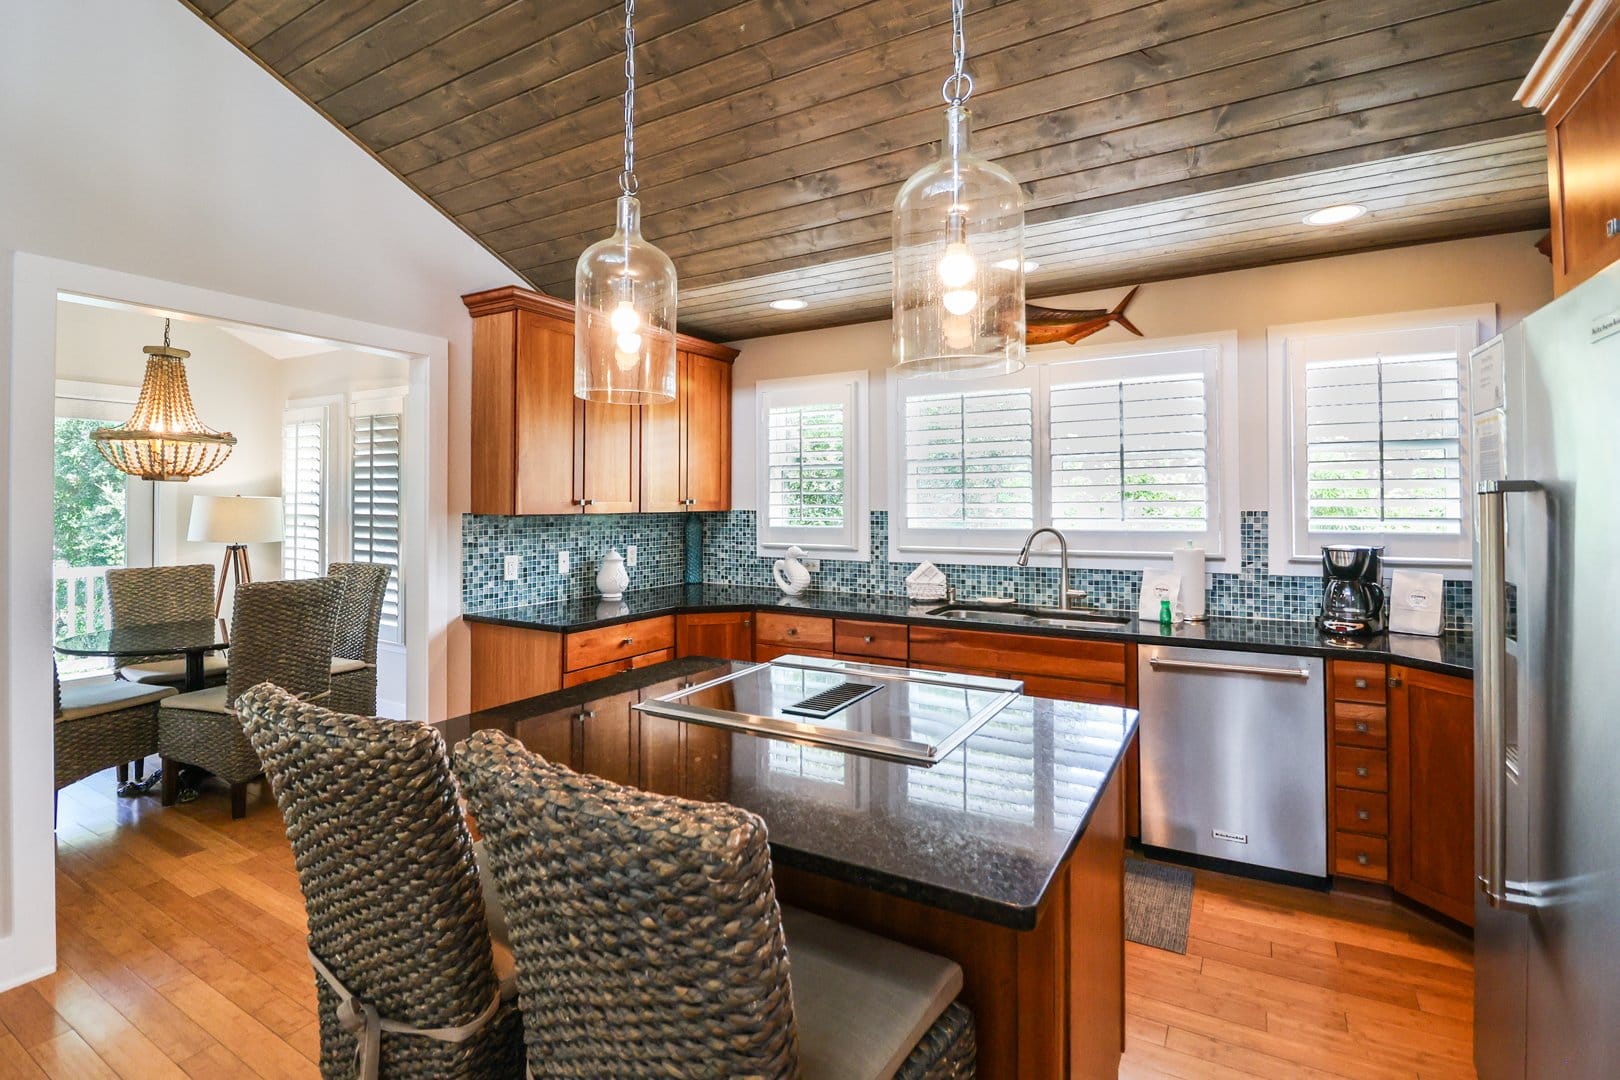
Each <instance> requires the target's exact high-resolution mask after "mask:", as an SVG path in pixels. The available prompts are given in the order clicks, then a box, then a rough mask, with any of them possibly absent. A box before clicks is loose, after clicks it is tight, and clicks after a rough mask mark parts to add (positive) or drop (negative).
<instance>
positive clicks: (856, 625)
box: [833, 619, 907, 660]
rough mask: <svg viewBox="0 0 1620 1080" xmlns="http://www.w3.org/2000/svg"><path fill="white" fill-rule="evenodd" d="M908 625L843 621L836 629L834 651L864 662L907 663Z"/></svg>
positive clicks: (835, 625)
mask: <svg viewBox="0 0 1620 1080" xmlns="http://www.w3.org/2000/svg"><path fill="white" fill-rule="evenodd" d="M906 631H907V627H906V625H905V624H904V623H883V622H867V621H865V620H857V619H839V620H837V621H836V622H835V624H834V626H833V649H834V651H836V652H839V653H842V654H844V655H846V656H857V657H860V658H861V659H863V660H871V659H880V660H904V659H906V655H907V653H906V650H907V632H906Z"/></svg>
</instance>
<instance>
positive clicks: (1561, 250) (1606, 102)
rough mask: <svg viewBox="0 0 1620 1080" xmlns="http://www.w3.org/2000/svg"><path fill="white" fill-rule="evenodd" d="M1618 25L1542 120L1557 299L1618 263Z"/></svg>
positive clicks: (1575, 72)
mask: <svg viewBox="0 0 1620 1080" xmlns="http://www.w3.org/2000/svg"><path fill="white" fill-rule="evenodd" d="M1617 49H1620V18H1617V19H1616V20H1615V21H1614V22H1613V23H1612V24H1611V25H1610V27H1609V30H1608V32H1607V33H1606V34H1605V35H1603V37H1602V39H1600V40H1599V41H1598V42H1597V43H1596V46H1595V48H1594V49H1593V50H1592V52H1590V53H1588V54H1587V56H1586V57H1585V58H1583V59H1582V60H1581V61H1580V63H1579V64H1578V66H1577V67H1576V68H1575V70H1573V71H1571V72H1570V74H1569V75H1568V76H1567V78H1568V82H1569V85H1570V89H1569V90H1567V91H1565V92H1564V93H1563V94H1561V95H1560V98H1561V99H1562V100H1561V101H1560V103H1559V105H1558V106H1557V107H1556V108H1555V111H1554V112H1552V113H1551V114H1550V115H1549V116H1548V118H1547V119H1548V121H1549V124H1548V136H1549V139H1548V142H1549V144H1550V145H1549V150H1550V155H1549V156H1550V157H1551V159H1552V160H1551V163H1550V164H1551V172H1552V176H1551V181H1552V183H1551V188H1552V220H1553V236H1554V244H1553V254H1554V256H1555V264H1554V270H1555V275H1554V276H1555V281H1556V285H1557V290H1556V291H1557V292H1559V293H1560V294H1562V293H1564V292H1567V291H1568V290H1569V289H1572V288H1574V287H1575V286H1576V285H1578V284H1580V283H1581V282H1582V281H1585V280H1586V279H1587V278H1589V277H1591V276H1592V275H1593V274H1595V273H1597V272H1598V271H1599V270H1601V269H1603V268H1604V267H1605V266H1608V265H1609V264H1610V263H1612V262H1614V261H1615V260H1616V259H1620V224H1615V225H1612V226H1611V224H1610V223H1611V222H1615V223H1620V172H1617V169H1616V162H1617V160H1620V54H1617V51H1616V50H1617Z"/></svg>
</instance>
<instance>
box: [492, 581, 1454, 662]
mask: <svg viewBox="0 0 1620 1080" xmlns="http://www.w3.org/2000/svg"><path fill="white" fill-rule="evenodd" d="M942 604H943V601H938V600H935V601H927V602H924V603H912V602H911V601H908V600H907V599H906V598H904V597H899V596H874V595H867V594H862V593H845V592H831V591H828V592H820V591H814V590H813V591H811V592H807V593H804V594H802V595H800V596H792V597H790V596H784V595H783V594H782V593H781V592H780V591H779V590H776V589H762V588H757V587H754V586H748V585H713V584H706V585H668V586H662V587H659V588H654V589H642V590H638V591H635V592H629V593H626V594H625V596H624V599H623V600H615V601H602V600H598V599H596V598H594V597H592V598H588V599H579V600H558V601H555V602H553V603H549V604H531V605H527V606H523V607H512V608H500V609H495V610H489V611H469V612H466V613H465V614H464V615H463V616H462V618H463V619H465V620H467V621H468V622H481V623H493V624H496V625H500V626H518V627H527V628H530V629H534V630H547V631H552V632H554V633H573V632H576V631H580V630H592V629H595V628H597V627H602V626H612V625H615V624H617V623H624V622H630V621H633V620H635V619H646V618H652V617H655V616H659V615H678V614H681V613H683V612H702V611H749V610H753V611H793V612H799V613H802V614H806V615H826V616H830V617H833V618H837V617H843V618H851V619H871V620H877V621H885V622H904V623H909V624H911V625H914V626H951V627H955V628H957V629H961V630H992V631H999V632H1003V633H1016V634H1040V635H1046V636H1051V637H1067V638H1079V639H1090V640H1097V641H1129V642H1134V643H1136V644H1139V645H1176V646H1188V647H1192V648H1211V649H1237V650H1244V651H1249V652H1264V653H1280V654H1287V655H1293V656H1320V657H1324V658H1326V659H1329V660H1332V659H1340V660H1370V661H1373V662H1376V663H1385V664H1404V665H1407V666H1409V667H1415V668H1422V669H1425V670H1428V671H1434V672H1437V673H1439V674H1442V675H1456V676H1461V677H1463V678H1469V677H1471V676H1472V675H1473V664H1474V638H1473V635H1472V634H1471V633H1468V632H1466V631H1447V632H1446V633H1444V634H1442V635H1440V636H1439V637H1415V636H1412V635H1407V634H1378V635H1376V636H1374V637H1370V638H1366V639H1364V640H1360V641H1355V642H1347V641H1343V640H1338V639H1329V638H1325V637H1323V636H1322V635H1321V634H1320V633H1319V632H1318V631H1317V629H1316V627H1315V625H1314V624H1312V623H1309V622H1278V621H1271V620H1264V619H1232V618H1211V619H1208V620H1205V621H1203V622H1196V623H1182V624H1181V625H1178V626H1175V627H1172V628H1168V629H1166V628H1161V627H1160V626H1159V625H1158V624H1157V623H1149V622H1143V621H1141V620H1139V619H1136V618H1129V619H1126V620H1125V621H1124V622H1123V623H1120V624H1118V625H1113V626H1108V625H1101V624H1088V625H1086V626H1085V627H1084V628H1075V629H1060V628H1054V627H1038V626H1018V627H1011V626H1008V625H1006V624H1005V623H1000V622H995V621H990V620H984V621H978V620H975V619H973V618H972V617H971V616H970V617H968V618H959V619H949V620H947V619H942V618H940V617H938V616H935V615H931V614H929V612H930V611H931V610H932V609H934V608H938V607H940V606H941V605H942Z"/></svg>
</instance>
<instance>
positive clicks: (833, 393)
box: [758, 376, 865, 552]
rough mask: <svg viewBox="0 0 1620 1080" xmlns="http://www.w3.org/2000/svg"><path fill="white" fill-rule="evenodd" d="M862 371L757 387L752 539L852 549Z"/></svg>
mask: <svg viewBox="0 0 1620 1080" xmlns="http://www.w3.org/2000/svg"><path fill="white" fill-rule="evenodd" d="M863 386H864V376H861V377H860V378H856V377H854V376H830V377H828V378H825V379H815V380H783V381H780V382H764V383H760V384H759V387H758V400H759V409H760V411H759V429H760V460H759V542H760V547H761V548H762V549H764V548H785V547H787V546H788V545H790V544H797V545H799V546H800V547H802V548H804V549H806V550H807V551H816V552H846V551H856V550H857V549H858V548H859V547H860V546H861V542H862V541H861V537H863V536H864V535H865V531H864V523H863V522H862V521H861V520H860V519H861V518H862V517H864V516H865V508H864V505H863V503H862V492H861V485H860V468H861V463H860V460H859V455H860V452H861V449H862V444H861V441H860V430H861V426H862V425H861V416H860V413H859V404H860V401H861V390H862V388H863Z"/></svg>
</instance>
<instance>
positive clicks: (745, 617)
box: [675, 611, 754, 660]
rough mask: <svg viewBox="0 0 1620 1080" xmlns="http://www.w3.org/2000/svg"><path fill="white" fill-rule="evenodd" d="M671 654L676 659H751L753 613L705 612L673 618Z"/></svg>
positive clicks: (752, 650) (752, 652)
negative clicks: (676, 656) (674, 621)
mask: <svg viewBox="0 0 1620 1080" xmlns="http://www.w3.org/2000/svg"><path fill="white" fill-rule="evenodd" d="M675 651H676V654H677V655H679V656H712V657H714V658H715V659H716V660H752V659H753V658H754V614H753V612H751V611H706V612H693V613H692V614H689V615H680V616H677V617H676V624H675Z"/></svg>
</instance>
